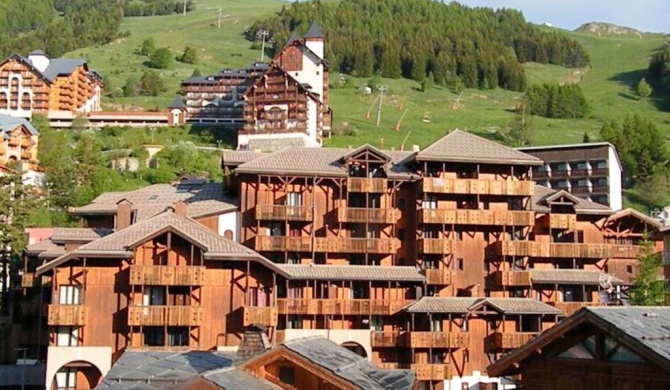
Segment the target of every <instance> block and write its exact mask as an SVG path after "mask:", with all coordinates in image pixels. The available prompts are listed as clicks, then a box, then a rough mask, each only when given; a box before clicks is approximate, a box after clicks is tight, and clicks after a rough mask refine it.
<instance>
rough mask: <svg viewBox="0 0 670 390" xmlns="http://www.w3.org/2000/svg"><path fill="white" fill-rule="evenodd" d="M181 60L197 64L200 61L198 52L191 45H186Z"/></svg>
mask: <svg viewBox="0 0 670 390" xmlns="http://www.w3.org/2000/svg"><path fill="white" fill-rule="evenodd" d="M179 62H183V63H185V64H195V63H196V62H198V53H197V52H196V51H195V49H194V48H192V47H191V46H186V48H185V49H184V53H182V55H181V56H180V57H179Z"/></svg>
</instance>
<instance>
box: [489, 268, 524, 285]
mask: <svg viewBox="0 0 670 390" xmlns="http://www.w3.org/2000/svg"><path fill="white" fill-rule="evenodd" d="M491 278H492V282H493V285H494V286H496V287H499V288H501V287H530V285H531V281H530V271H496V272H494V273H493V274H491Z"/></svg>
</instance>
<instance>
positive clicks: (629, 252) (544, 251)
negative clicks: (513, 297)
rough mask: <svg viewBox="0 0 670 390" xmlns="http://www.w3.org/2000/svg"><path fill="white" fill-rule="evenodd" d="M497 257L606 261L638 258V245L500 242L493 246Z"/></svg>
mask: <svg viewBox="0 0 670 390" xmlns="http://www.w3.org/2000/svg"><path fill="white" fill-rule="evenodd" d="M492 250H493V253H494V254H495V255H497V256H528V257H553V258H581V259H605V258H620V259H633V258H637V257H638V255H639V253H640V246H638V245H611V244H581V243H562V242H561V243H556V242H551V243H550V242H534V241H498V242H496V243H494V244H492Z"/></svg>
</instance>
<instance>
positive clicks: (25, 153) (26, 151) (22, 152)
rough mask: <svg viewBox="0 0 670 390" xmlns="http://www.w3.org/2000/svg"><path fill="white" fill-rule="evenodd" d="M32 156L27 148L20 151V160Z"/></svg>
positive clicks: (27, 159)
mask: <svg viewBox="0 0 670 390" xmlns="http://www.w3.org/2000/svg"><path fill="white" fill-rule="evenodd" d="M32 158H33V154H32V153H30V151H29V150H23V151H21V160H24V161H29V160H30V159H32Z"/></svg>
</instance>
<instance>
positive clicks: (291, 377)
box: [279, 366, 295, 385]
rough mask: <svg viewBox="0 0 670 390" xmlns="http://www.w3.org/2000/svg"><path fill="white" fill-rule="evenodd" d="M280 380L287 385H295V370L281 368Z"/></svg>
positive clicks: (285, 367)
mask: <svg viewBox="0 0 670 390" xmlns="http://www.w3.org/2000/svg"><path fill="white" fill-rule="evenodd" d="M279 380H280V381H282V382H284V383H286V384H287V385H293V384H295V368H293V367H287V366H281V367H279Z"/></svg>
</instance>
